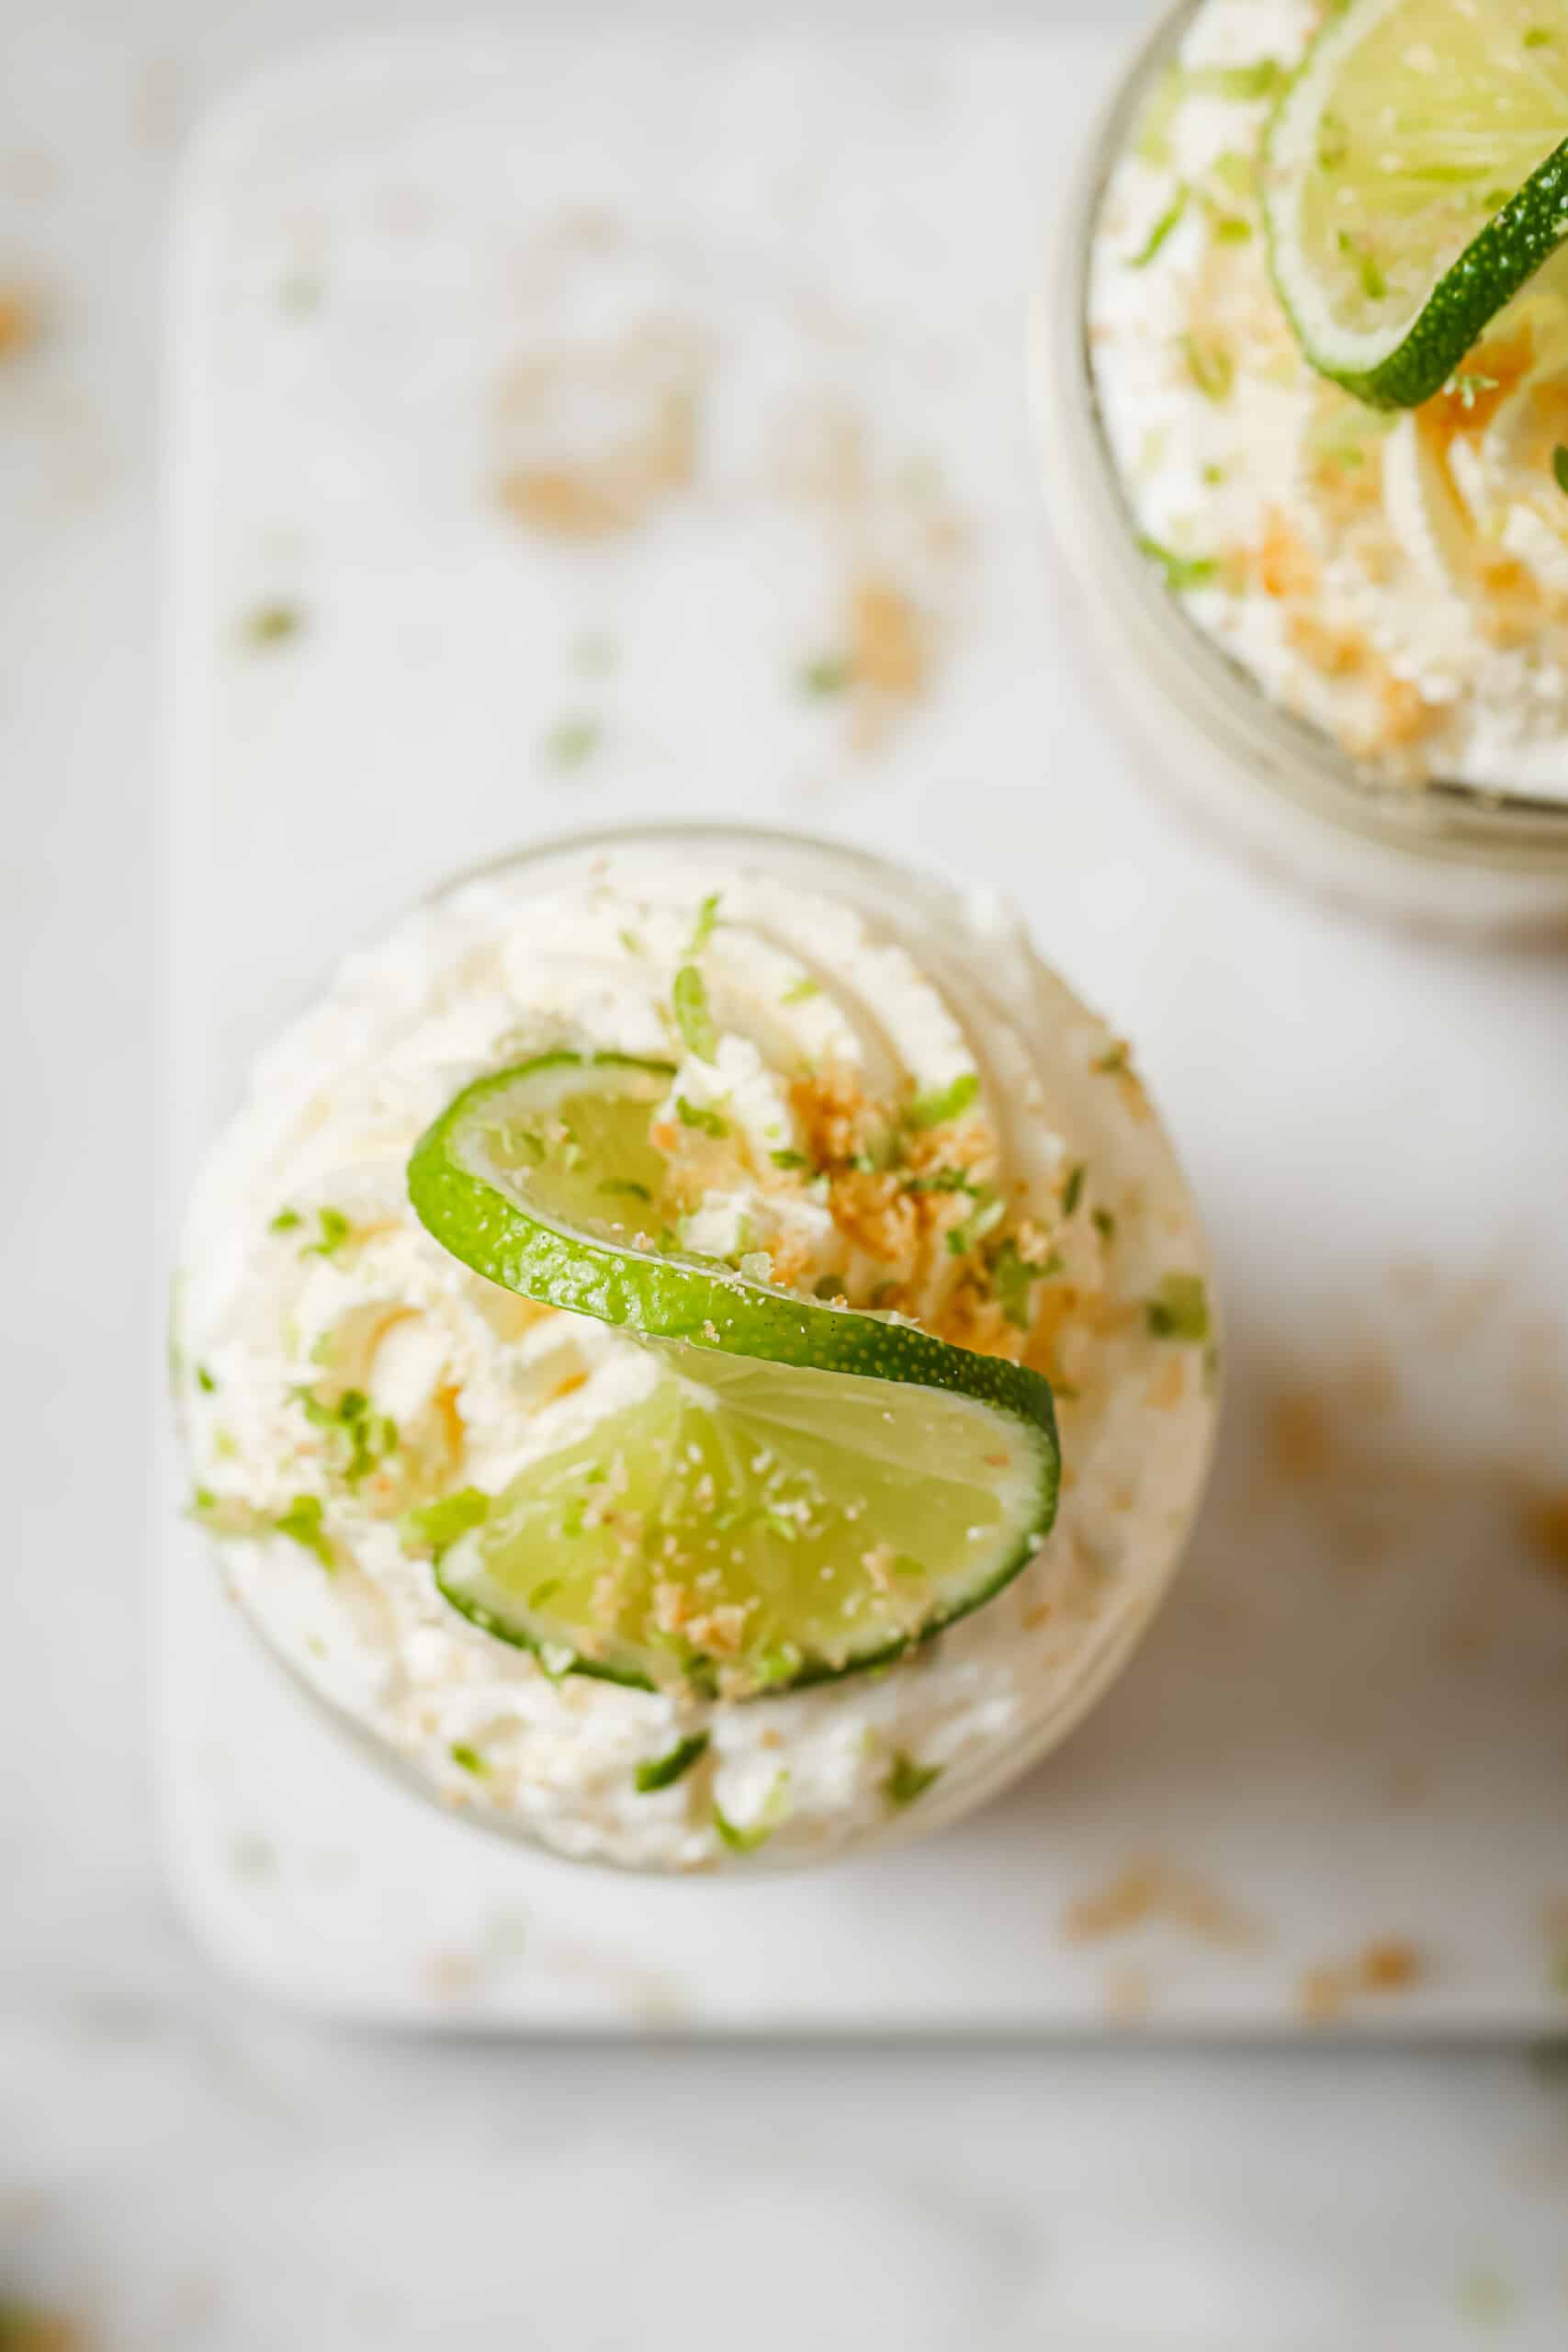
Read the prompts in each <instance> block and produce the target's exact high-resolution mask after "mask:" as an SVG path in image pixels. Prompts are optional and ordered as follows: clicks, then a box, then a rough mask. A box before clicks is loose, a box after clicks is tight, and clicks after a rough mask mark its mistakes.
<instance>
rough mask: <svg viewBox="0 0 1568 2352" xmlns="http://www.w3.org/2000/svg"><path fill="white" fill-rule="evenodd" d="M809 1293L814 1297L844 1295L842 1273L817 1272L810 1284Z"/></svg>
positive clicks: (837, 1296)
mask: <svg viewBox="0 0 1568 2352" xmlns="http://www.w3.org/2000/svg"><path fill="white" fill-rule="evenodd" d="M811 1295H812V1296H813V1297H814V1298H842V1297H843V1295H844V1277H843V1275H842V1274H818V1277H817V1280H816V1281H815V1282H814V1283H812V1285H811Z"/></svg>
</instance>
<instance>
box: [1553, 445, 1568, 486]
mask: <svg viewBox="0 0 1568 2352" xmlns="http://www.w3.org/2000/svg"><path fill="white" fill-rule="evenodd" d="M1551 471H1552V474H1553V477H1554V478H1555V480H1556V483H1557V487H1558V489H1559V490H1561V491H1562V492H1565V493H1568V447H1564V446H1563V444H1562V442H1561V441H1560V442H1559V443H1558V444H1557V447H1556V448H1555V449H1553V451H1552V453H1551Z"/></svg>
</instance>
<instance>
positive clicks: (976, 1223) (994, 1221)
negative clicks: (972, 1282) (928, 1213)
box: [947, 1200, 1007, 1258]
mask: <svg viewBox="0 0 1568 2352" xmlns="http://www.w3.org/2000/svg"><path fill="white" fill-rule="evenodd" d="M1006 1215H1007V1203H1006V1202H1005V1201H999V1200H989V1201H982V1202H981V1204H980V1205H979V1207H978V1208H977V1209H976V1210H975V1212H974V1214H973V1215H972V1216H966V1217H965V1218H964V1222H963V1223H962V1224H961V1225H950V1226H949V1227H948V1228H947V1247H948V1250H949V1252H950V1254H951V1255H952V1256H953V1257H954V1258H963V1257H965V1256H967V1254H968V1252H969V1251H970V1250H973V1249H975V1248H976V1246H977V1245H978V1244H979V1243H980V1242H982V1241H984V1239H985V1238H986V1236H987V1233H994V1232H995V1230H996V1228H997V1227H998V1225H1000V1223H1001V1221H1002V1219H1003V1217H1004V1216H1006Z"/></svg>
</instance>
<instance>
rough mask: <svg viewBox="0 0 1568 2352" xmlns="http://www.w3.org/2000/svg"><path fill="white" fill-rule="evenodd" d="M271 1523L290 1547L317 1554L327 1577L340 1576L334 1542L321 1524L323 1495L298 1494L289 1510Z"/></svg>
mask: <svg viewBox="0 0 1568 2352" xmlns="http://www.w3.org/2000/svg"><path fill="white" fill-rule="evenodd" d="M272 1523H273V1525H274V1527H276V1530H277V1532H278V1533H279V1534H280V1535H287V1536H288V1540H289V1542H290V1543H291V1544H299V1546H300V1547H301V1549H302V1550H304V1551H307V1552H312V1553H314V1555H315V1556H316V1558H317V1559H318V1560H320V1562H321V1566H322V1567H323V1568H325V1570H326V1572H327V1574H328V1576H335V1575H336V1574H337V1560H336V1558H335V1556H334V1555H333V1547H332V1542H331V1539H330V1537H329V1536H328V1534H327V1532H326V1529H325V1528H324V1527H323V1526H322V1524H321V1497H320V1495H296V1496H295V1498H294V1500H293V1501H292V1502H291V1503H290V1504H289V1506H288V1510H286V1511H284V1512H282V1513H281V1514H280V1515H279V1517H278V1518H276V1519H275V1520H274V1521H273V1522H272Z"/></svg>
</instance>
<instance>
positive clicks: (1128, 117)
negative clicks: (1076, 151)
mask: <svg viewBox="0 0 1568 2352" xmlns="http://www.w3.org/2000/svg"><path fill="white" fill-rule="evenodd" d="M1202 5H1203V0H1179V6H1175V7H1172V8H1169V9H1168V10H1167V11H1166V12H1165V13H1164V14H1163V15H1162V17H1160V19H1159V21H1158V23H1157V24H1156V27H1155V28H1154V30H1153V32H1152V33H1151V34H1150V36H1149V37H1148V39H1147V40H1145V42H1144V43H1143V45H1142V47H1141V48H1140V49H1139V50H1138V51H1137V53H1136V54H1135V56H1134V59H1133V62H1132V63H1131V65H1130V67H1129V68H1128V70H1127V72H1126V73H1125V74H1124V75H1123V76H1122V79H1121V81H1120V82H1119V83H1118V85H1116V87H1115V89H1114V90H1113V92H1112V93H1111V97H1110V99H1109V100H1108V102H1107V103H1106V105H1105V107H1104V108H1103V110H1102V113H1101V116H1100V120H1099V122H1098V124H1097V125H1096V126H1095V128H1094V130H1093V131H1092V133H1091V135H1090V138H1089V146H1088V150H1087V153H1086V155H1085V159H1084V162H1083V164H1082V166H1081V168H1080V170H1079V172H1078V175H1077V179H1076V181H1075V182H1074V184H1073V186H1072V187H1071V190H1070V192H1069V194H1068V196H1067V198H1066V201H1065V202H1064V205H1063V208H1062V210H1061V213H1060V215H1059V218H1058V220H1057V223H1056V231H1055V238H1054V241H1053V251H1052V253H1051V254H1050V256H1049V259H1048V263H1047V266H1046V269H1045V271H1044V273H1043V278H1042V281H1041V284H1040V286H1039V288H1038V289H1037V295H1036V300H1035V304H1034V312H1033V320H1032V335H1031V371H1030V372H1031V390H1032V402H1033V408H1034V414H1035V423H1036V432H1037V436H1038V442H1039V447H1040V451H1041V460H1042V466H1041V472H1042V481H1043V488H1044V493H1045V503H1046V509H1047V514H1048V517H1049V521H1050V524H1051V526H1052V531H1053V535H1054V537H1055V542H1056V545H1057V548H1058V550H1059V552H1060V555H1061V558H1062V560H1063V561H1064V563H1065V565H1066V568H1067V570H1068V571H1069V572H1070V573H1071V575H1072V580H1073V584H1074V587H1075V590H1076V592H1077V593H1076V594H1075V597H1074V600H1073V601H1074V603H1075V605H1077V606H1078V607H1079V608H1080V609H1081V611H1082V615H1083V625H1084V627H1085V628H1086V630H1087V631H1088V633H1089V638H1090V639H1091V641H1092V650H1093V652H1094V654H1095V657H1096V658H1095V661H1094V663H1093V668H1094V670H1095V672H1096V673H1097V674H1098V675H1099V676H1100V680H1101V682H1102V684H1103V687H1104V688H1105V690H1106V695H1105V698H1106V701H1107V703H1108V704H1110V705H1111V706H1113V707H1114V711H1115V713H1116V714H1117V717H1118V723H1119V724H1121V725H1122V726H1123V727H1124V728H1125V729H1127V731H1128V733H1129V734H1130V736H1131V737H1132V739H1133V741H1134V745H1135V747H1136V749H1137V750H1138V751H1139V752H1140V753H1141V754H1142V761H1143V764H1144V765H1145V767H1146V770H1147V772H1148V774H1149V775H1151V776H1153V777H1156V778H1157V779H1158V780H1159V781H1160V782H1161V783H1163V784H1165V785H1167V786H1168V787H1169V789H1170V791H1171V793H1172V794H1173V795H1174V797H1176V798H1177V800H1178V801H1179V803H1181V804H1182V805H1184V806H1185V807H1187V808H1188V809H1191V810H1192V811H1193V812H1194V813H1196V814H1198V815H1200V816H1202V817H1205V818H1208V819H1211V820H1213V821H1214V822H1215V823H1217V824H1218V825H1219V826H1220V827H1221V828H1222V830H1223V831H1224V832H1225V833H1226V834H1228V836H1229V837H1230V838H1231V840H1232V842H1234V843H1235V844H1237V845H1239V846H1241V847H1243V848H1245V849H1247V851H1250V852H1251V853H1253V854H1256V855H1257V856H1258V858H1259V859H1260V860H1262V861H1263V862H1265V863H1266V864H1267V865H1269V866H1271V867H1273V868H1275V869H1277V870H1280V871H1281V872H1283V873H1284V874H1286V875H1288V876H1290V877H1291V878H1292V879H1293V880H1297V881H1300V882H1303V883H1305V884H1307V885H1309V886H1311V887H1312V888H1316V889H1318V890H1319V891H1322V892H1325V893H1326V894H1328V895H1329V896H1331V897H1334V898H1337V899H1344V900H1347V901H1349V902H1353V903H1355V904H1357V905H1359V906H1361V907H1363V908H1365V909H1368V910H1373V911H1377V912H1380V913H1383V914H1387V915H1392V916H1394V917H1398V918H1404V919H1408V920H1412V921H1415V922H1438V923H1441V924H1444V925H1446V926H1450V927H1453V926H1457V927H1459V928H1461V929H1463V930H1466V931H1470V932H1472V933H1517V934H1530V933H1559V932H1561V931H1562V930H1563V929H1564V928H1565V927H1568V803H1562V804H1558V803H1555V802H1551V801H1547V800H1542V799H1539V798H1533V797H1527V796H1524V795H1520V794H1515V793H1510V792H1507V791H1506V790H1499V791H1495V792H1492V791H1486V790H1483V789H1481V788H1479V787H1478V786H1473V785H1468V784H1462V783H1455V782H1445V781H1444V780H1442V779H1441V778H1437V779H1433V780H1431V781H1430V782H1428V783H1427V784H1426V785H1425V786H1420V787H1416V788H1412V787H1409V786H1380V785H1379V784H1378V783H1377V782H1376V781H1375V780H1371V779H1369V777H1368V776H1366V775H1364V774H1361V773H1359V771H1358V770H1357V769H1356V768H1355V766H1354V765H1353V764H1352V763H1351V762H1350V761H1349V760H1348V758H1346V757H1345V756H1344V755H1343V754H1342V753H1341V752H1339V750H1338V749H1337V746H1336V745H1335V744H1334V743H1333V742H1332V741H1330V740H1329V739H1328V738H1327V737H1326V736H1325V735H1323V734H1322V733H1320V732H1319V731H1318V729H1315V728H1314V727H1312V726H1311V725H1309V724H1307V723H1306V722H1304V721H1303V720H1301V719H1298V718H1295V717H1293V716H1292V714H1291V713H1289V712H1288V711H1285V710H1283V709H1281V708H1280V707H1279V706H1278V705H1276V704H1275V703H1273V702H1271V701H1269V699H1268V697H1267V696H1266V695H1264V693H1263V692H1262V690H1261V688H1260V687H1259V686H1258V684H1256V682H1255V681H1254V679H1253V678H1252V676H1251V675H1250V673H1248V672H1247V671H1246V670H1245V669H1243V668H1242V667H1241V666H1240V665H1239V664H1238V663H1236V662H1233V661H1232V660H1231V659H1230V657H1229V656H1228V655H1227V654H1226V653H1225V652H1224V650H1222V649H1221V648H1220V647H1219V646H1218V645H1217V644H1216V643H1215V642H1214V640H1213V639H1212V638H1211V637H1210V636H1208V635H1207V633H1206V632H1205V631H1204V630H1202V629H1201V628H1200V627H1199V626H1198V624H1197V623H1196V622H1195V621H1194V620H1193V619H1191V618H1190V616H1189V615H1188V614H1187V612H1186V611H1185V609H1184V608H1183V605H1182V602H1181V600H1180V598H1179V597H1178V596H1176V595H1173V594H1171V593H1170V592H1169V591H1168V588H1167V587H1166V585H1165V583H1164V582H1163V581H1162V580H1161V579H1160V577H1159V575H1158V572H1157V571H1156V567H1155V566H1154V565H1153V564H1151V563H1150V562H1149V561H1148V560H1146V559H1145V556H1143V555H1142V554H1141V553H1140V552H1139V549H1138V547H1137V544H1136V530H1137V526H1136V524H1135V522H1134V518H1133V515H1132V511H1131V508H1130V506H1129V503H1128V500H1127V497H1126V493H1125V492H1124V490H1123V488H1122V481H1121V478H1120V475H1119V472H1118V469H1117V466H1116V463H1115V459H1114V456H1113V453H1112V450H1111V445H1110V441H1109V437H1108V435H1107V432H1106V429H1105V424H1104V420H1103V417H1102V415H1101V413H1100V401H1099V397H1098V393H1097V389H1096V385H1095V380H1094V370H1093V367H1092V364H1091V360H1090V356H1089V290H1090V264H1091V251H1092V245H1093V240H1094V236H1095V232H1096V226H1097V223H1098V220H1099V218H1100V209H1101V206H1102V203H1103V200H1104V198H1105V195H1106V190H1107V186H1108V183H1109V181H1110V177H1111V172H1112V170H1113V169H1114V166H1115V164H1116V163H1117V161H1118V160H1119V158H1120V157H1121V156H1122V153H1124V151H1125V150H1126V148H1127V147H1128V145H1129V143H1130V142H1131V141H1132V139H1133V138H1134V135H1135V130H1136V125H1137V123H1138V121H1139V119H1140V117H1141V115H1142V113H1143V109H1144V107H1145V103H1146V102H1147V100H1148V98H1149V97H1150V96H1151V95H1152V93H1153V90H1154V88H1155V85H1156V83H1157V82H1158V81H1159V79H1160V77H1161V76H1162V75H1163V74H1165V72H1166V71H1167V69H1168V68H1169V67H1170V66H1171V65H1172V64H1173V62H1175V58H1176V54H1177V51H1178V50H1179V46H1180V43H1181V41H1182V39H1183V37H1184V35H1185V33H1186V31H1187V28H1188V27H1189V25H1190V22H1191V20H1192V18H1193V17H1195V16H1196V15H1197V14H1198V11H1199V9H1200V7H1201V6H1202Z"/></svg>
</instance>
